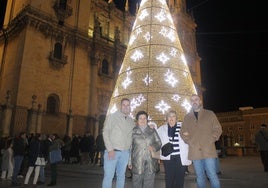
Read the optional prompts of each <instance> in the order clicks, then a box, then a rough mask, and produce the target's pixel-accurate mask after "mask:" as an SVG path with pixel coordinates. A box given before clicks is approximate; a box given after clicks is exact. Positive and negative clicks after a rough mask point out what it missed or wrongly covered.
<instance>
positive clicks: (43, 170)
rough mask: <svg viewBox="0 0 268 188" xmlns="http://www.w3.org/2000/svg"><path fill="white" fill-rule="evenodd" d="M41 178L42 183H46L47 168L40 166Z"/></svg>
mask: <svg viewBox="0 0 268 188" xmlns="http://www.w3.org/2000/svg"><path fill="white" fill-rule="evenodd" d="M39 178H40V182H43V183H45V166H40V174H39Z"/></svg>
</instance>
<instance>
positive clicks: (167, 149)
mask: <svg viewBox="0 0 268 188" xmlns="http://www.w3.org/2000/svg"><path fill="white" fill-rule="evenodd" d="M173 151H174V150H173V144H171V143H170V142H168V143H166V144H165V145H163V146H162V148H161V153H162V155H163V156H165V157H166V156H168V155H169V154H171V153H172V152H173Z"/></svg>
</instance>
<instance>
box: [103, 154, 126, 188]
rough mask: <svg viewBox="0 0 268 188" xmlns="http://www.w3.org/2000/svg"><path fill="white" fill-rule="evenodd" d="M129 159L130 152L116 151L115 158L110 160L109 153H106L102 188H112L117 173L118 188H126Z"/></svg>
mask: <svg viewBox="0 0 268 188" xmlns="http://www.w3.org/2000/svg"><path fill="white" fill-rule="evenodd" d="M128 159H129V150H124V151H115V158H114V159H108V151H107V150H105V152H104V167H103V168H104V177H103V181H102V188H111V187H112V183H113V177H114V173H115V172H116V188H124V186H125V173H126V168H127V164H128Z"/></svg>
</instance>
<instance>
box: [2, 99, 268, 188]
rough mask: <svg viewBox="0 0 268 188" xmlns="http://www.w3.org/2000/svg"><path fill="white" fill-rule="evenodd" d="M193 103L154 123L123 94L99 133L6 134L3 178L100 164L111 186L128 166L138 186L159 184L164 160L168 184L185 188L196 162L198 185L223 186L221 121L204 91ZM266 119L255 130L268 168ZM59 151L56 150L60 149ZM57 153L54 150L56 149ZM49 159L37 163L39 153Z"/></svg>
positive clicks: (37, 180)
mask: <svg viewBox="0 0 268 188" xmlns="http://www.w3.org/2000/svg"><path fill="white" fill-rule="evenodd" d="M190 103H191V106H192V109H191V110H190V112H189V113H188V114H186V115H185V117H184V119H183V120H182V121H179V120H178V116H177V112H176V111H174V110H170V111H168V112H167V113H166V123H164V124H163V125H160V126H157V125H154V126H152V122H149V120H148V116H149V114H148V113H147V112H146V111H139V112H137V114H136V119H135V120H134V119H132V118H131V117H130V116H129V114H130V100H129V99H127V98H123V99H122V100H121V103H120V110H118V111H117V112H115V113H112V114H110V115H108V116H107V117H106V119H105V122H104V127H103V131H101V133H100V134H99V135H98V136H97V137H96V139H94V136H93V135H92V134H91V133H90V132H86V133H85V134H84V135H83V136H78V135H74V136H73V137H72V138H71V137H69V136H67V135H66V136H64V137H63V138H59V136H58V135H57V134H50V135H44V134H35V135H33V134H31V135H29V136H28V135H26V133H25V132H21V133H20V134H19V135H18V136H16V137H14V138H5V139H2V140H1V142H0V146H1V157H2V163H1V170H2V173H1V179H2V180H9V181H11V185H13V186H17V185H19V183H18V177H19V176H21V175H24V176H25V178H24V185H28V184H29V179H30V177H31V174H32V173H33V171H34V176H33V182H32V184H33V185H38V184H44V183H45V171H44V167H45V165H46V163H48V164H49V165H50V170H51V173H50V174H51V177H50V183H49V184H48V186H54V185H56V184H57V164H58V162H64V163H66V164H72V163H78V164H82V165H85V164H92V165H94V164H99V165H100V166H101V167H102V166H103V170H104V175H103V181H102V188H111V187H112V185H113V180H115V181H116V187H117V188H124V186H125V178H126V170H130V171H131V178H132V187H133V188H154V187H155V186H154V182H155V175H156V173H157V172H158V171H159V163H160V162H162V163H163V166H164V170H165V187H166V188H174V187H176V188H183V187H184V177H185V175H186V174H187V173H189V171H188V166H189V165H191V164H193V167H194V171H195V174H196V184H197V187H198V188H204V187H206V185H207V184H210V187H213V188H220V181H219V177H218V175H220V174H221V170H220V164H219V159H218V157H219V153H220V152H219V151H220V144H219V138H220V136H221V134H222V127H221V125H220V123H219V121H218V119H217V117H216V115H215V114H214V112H213V111H210V110H207V109H204V108H203V105H202V101H201V99H200V97H199V96H198V95H196V94H193V95H192V96H191V97H190ZM266 127H267V126H266V125H265V124H263V125H262V126H261V130H260V131H259V132H257V134H256V143H257V144H258V146H259V151H260V153H261V159H262V162H263V166H264V171H265V172H267V169H268V166H267V151H268V148H267V143H268V142H267V137H268V135H267V129H266ZM56 151H60V152H59V153H60V154H59V155H60V156H57V154H56V153H57V152H56ZM52 154H53V155H52ZM39 157H42V158H44V159H45V164H44V165H43V164H42V165H40V164H39V163H38V164H37V158H39Z"/></svg>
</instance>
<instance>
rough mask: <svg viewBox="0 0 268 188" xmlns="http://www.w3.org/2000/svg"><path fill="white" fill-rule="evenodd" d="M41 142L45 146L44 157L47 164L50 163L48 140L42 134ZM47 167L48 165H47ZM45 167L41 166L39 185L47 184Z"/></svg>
mask: <svg viewBox="0 0 268 188" xmlns="http://www.w3.org/2000/svg"><path fill="white" fill-rule="evenodd" d="M41 140H42V142H43V145H44V157H45V161H46V164H47V161H48V145H49V144H48V139H47V135H46V134H41ZM45 166H46V165H45ZM45 166H40V173H39V180H38V181H37V185H43V184H45V180H46V176H45Z"/></svg>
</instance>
